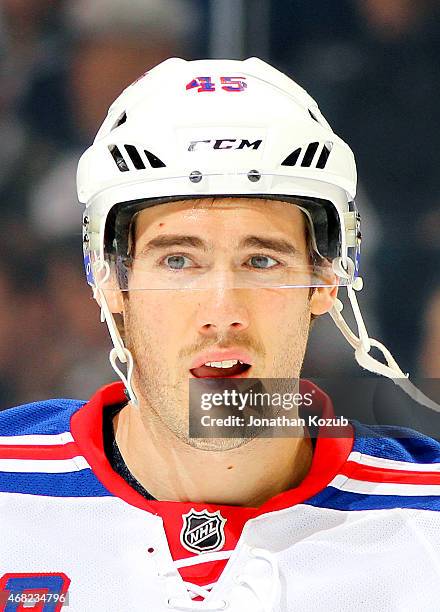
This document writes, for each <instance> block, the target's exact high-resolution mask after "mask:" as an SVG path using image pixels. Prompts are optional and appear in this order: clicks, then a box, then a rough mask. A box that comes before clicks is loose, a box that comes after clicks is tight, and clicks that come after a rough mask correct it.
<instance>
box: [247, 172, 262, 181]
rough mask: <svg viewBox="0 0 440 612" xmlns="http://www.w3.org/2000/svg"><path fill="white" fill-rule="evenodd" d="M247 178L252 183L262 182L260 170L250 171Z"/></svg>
mask: <svg viewBox="0 0 440 612" xmlns="http://www.w3.org/2000/svg"><path fill="white" fill-rule="evenodd" d="M247 177H248V179H249V180H250V181H251V182H252V183H256V182H257V181H259V180H260V178H261V174H260V173H259V172H258V170H249V172H248V174H247Z"/></svg>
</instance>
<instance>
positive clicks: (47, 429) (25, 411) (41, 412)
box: [0, 399, 85, 436]
mask: <svg viewBox="0 0 440 612" xmlns="http://www.w3.org/2000/svg"><path fill="white" fill-rule="evenodd" d="M84 404H85V402H83V401H80V400H70V399H53V400H46V401H44V402H33V403H32V404H23V405H22V406H16V407H14V408H6V410H1V411H0V436H24V435H29V434H59V433H63V432H64V431H70V418H71V416H72V414H73V413H74V412H76V411H77V410H78V409H79V408H80V407H81V406H83V405H84Z"/></svg>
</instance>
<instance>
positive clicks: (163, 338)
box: [129, 291, 191, 352]
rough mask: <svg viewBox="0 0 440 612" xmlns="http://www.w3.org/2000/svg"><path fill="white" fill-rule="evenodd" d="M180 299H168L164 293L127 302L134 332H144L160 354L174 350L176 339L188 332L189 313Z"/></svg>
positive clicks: (152, 294) (154, 293)
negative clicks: (171, 348)
mask: <svg viewBox="0 0 440 612" xmlns="http://www.w3.org/2000/svg"><path fill="white" fill-rule="evenodd" d="M183 302H184V300H182V299H181V298H179V296H176V295H175V294H174V295H167V294H166V293H165V292H163V291H152V292H151V295H149V296H148V297H147V296H139V297H138V296H135V297H134V299H133V298H132V299H131V300H130V309H129V310H130V322H131V325H132V326H134V328H135V330H134V331H135V332H139V331H141V330H143V332H144V333H143V334H142V335H143V336H147V337H148V338H149V339H150V340H151V341H152V343H154V346H155V350H157V351H158V352H162V350H163V348H164V347H165V346H168V345H170V344H171V345H174V346H177V344H178V342H179V338H183V337H184V333H185V330H188V327H189V321H190V315H189V313H190V312H191V309H190V307H189V305H185V304H184V303H183Z"/></svg>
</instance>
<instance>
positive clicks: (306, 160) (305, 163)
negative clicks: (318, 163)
mask: <svg viewBox="0 0 440 612" xmlns="http://www.w3.org/2000/svg"><path fill="white" fill-rule="evenodd" d="M318 147H319V142H311V143H310V144H309V146H308V147H307V149H306V152H305V153H304V157H303V160H302V162H301V166H302V167H303V168H310V166H311V165H312V161H313V158H314V157H315V153H316V151H317V150H318Z"/></svg>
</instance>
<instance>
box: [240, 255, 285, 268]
mask: <svg viewBox="0 0 440 612" xmlns="http://www.w3.org/2000/svg"><path fill="white" fill-rule="evenodd" d="M248 261H249V262H250V265H251V266H252V267H253V268H259V269H260V270H264V269H267V268H273V267H274V266H276V265H277V264H278V263H279V262H278V261H277V260H276V259H274V258H273V257H269V256H268V255H253V256H252V257H249V259H248Z"/></svg>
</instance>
